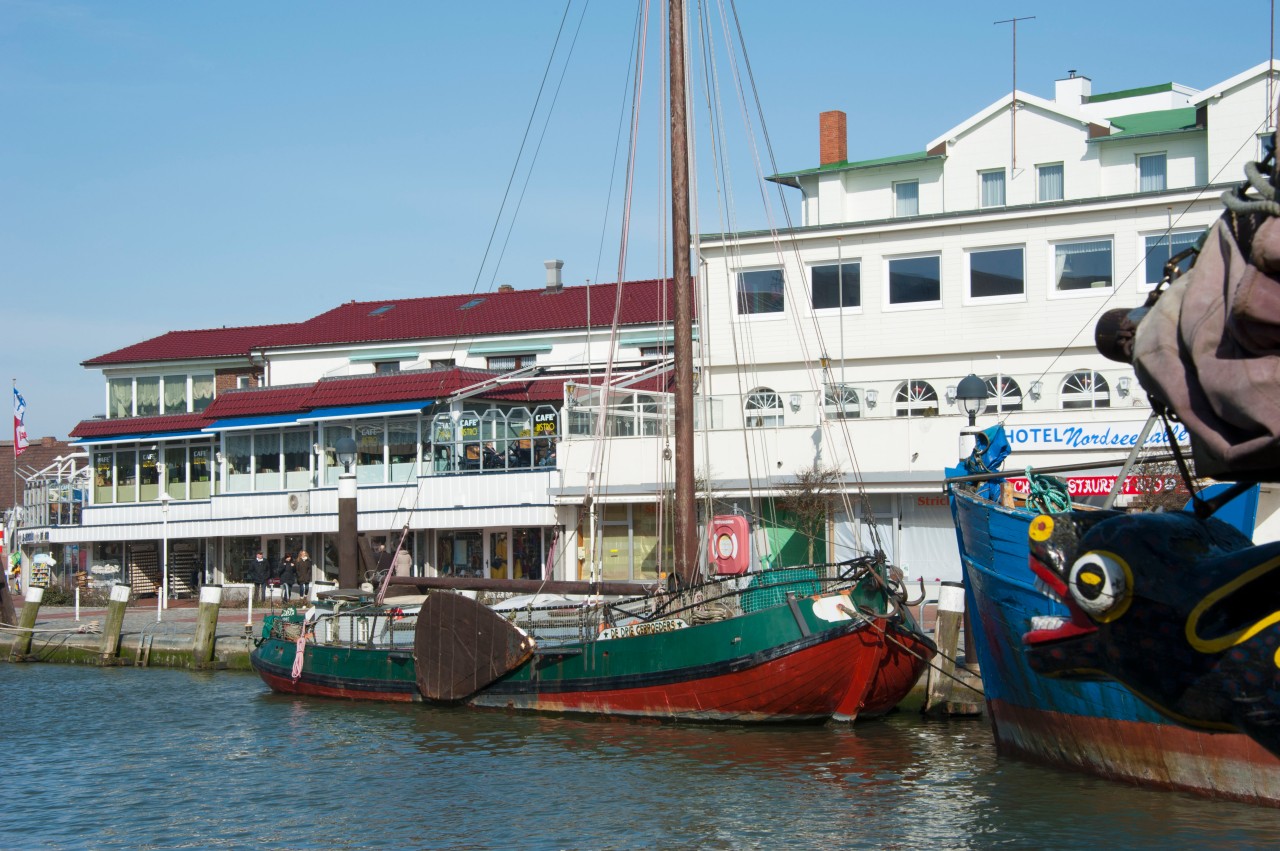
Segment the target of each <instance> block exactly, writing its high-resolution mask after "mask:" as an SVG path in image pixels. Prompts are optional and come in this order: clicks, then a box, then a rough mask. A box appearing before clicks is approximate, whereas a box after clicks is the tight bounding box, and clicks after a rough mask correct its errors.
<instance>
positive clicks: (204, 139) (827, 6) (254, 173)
mask: <svg viewBox="0 0 1280 851" xmlns="http://www.w3.org/2000/svg"><path fill="white" fill-rule="evenodd" d="M686 2H687V3H689V4H690V5H691V6H692V4H693V3H694V0H686ZM868 6H870V7H872V8H867V7H868ZM738 7H739V14H740V15H741V16H742V23H743V28H744V32H745V36H746V39H747V48H748V51H749V57H750V61H751V65H752V69H753V71H754V74H755V78H756V80H757V82H758V84H759V86H760V97H761V99H762V102H763V105H764V109H765V117H766V121H767V122H768V130H769V134H770V138H771V141H772V144H773V148H774V151H775V154H776V157H777V168H778V169H780V170H782V171H791V170H795V169H801V168H809V167H812V166H815V165H817V157H818V150H817V148H818V145H817V116H818V113H819V112H821V111H823V110H827V109H842V110H844V111H846V112H847V113H848V114H849V135H850V157H851V158H852V159H862V158H871V157H878V156H887V155H891V154H899V153H907V152H910V151H918V150H921V149H923V148H924V146H925V144H926V142H928V141H929V140H930V139H932V138H933V137H935V136H937V135H938V134H940V133H942V132H943V131H945V130H946V129H948V128H949V127H951V126H953V125H954V124H956V123H958V122H959V121H961V120H962V119H964V118H965V117H967V116H969V115H971V114H973V113H974V112H976V111H978V110H979V109H981V108H983V107H984V106H986V105H987V104H989V103H991V102H993V101H995V100H996V99H998V98H999V97H1001V96H1002V95H1003V94H1004V93H1005V92H1007V91H1008V89H1009V87H1010V82H1011V79H1010V77H1011V68H1010V56H1011V45H1010V29H1009V27H1008V25H1002V26H995V25H993V22H994V21H997V20H1000V19H1004V18H1009V17H1012V16H1014V15H1018V16H1028V15H1034V16H1035V20H1032V21H1024V22H1023V23H1021V24H1020V25H1019V29H1018V53H1019V57H1018V84H1019V88H1021V89H1023V90H1024V91H1027V92H1030V93H1032V94H1038V95H1042V96H1046V97H1052V95H1053V81H1054V80H1055V79H1057V78H1059V77H1063V76H1065V75H1066V71H1067V70H1068V69H1073V68H1074V69H1077V70H1078V72H1079V73H1081V74H1084V75H1086V76H1089V77H1091V78H1092V80H1093V85H1094V91H1095V92H1100V91H1114V90H1117V89H1123V88H1131V87H1135V86H1143V85H1151V84H1156V83H1164V82H1170V81H1176V82H1179V83H1184V84H1186V85H1189V86H1193V87H1196V88H1206V87H1208V86H1210V85H1213V84H1214V83H1217V82H1219V81H1221V80H1223V79H1225V78H1227V77H1230V76H1232V75H1234V74H1235V73H1238V72H1239V71H1242V70H1244V69H1245V68H1247V67H1250V66H1252V65H1254V64H1256V63H1259V62H1262V61H1265V60H1266V58H1267V55H1268V52H1269V50H1270V42H1269V39H1270V31H1269V15H1270V4H1269V2H1268V1H1267V0H1233V2H1227V3H1220V4H1217V6H1214V7H1206V6H1205V5H1204V4H1201V3H1190V2H1181V0H1179V2H1165V3H1159V4H1148V3H1116V2H1107V3H1102V2H1092V0H1079V2H1075V3H1069V4H1067V3H1061V2H1054V3H1047V2H1033V1H1032V0H1021V2H1018V3H1007V2H1001V3H991V2H984V0H972V2H966V3H945V4H943V3H933V2H925V3H915V4H863V3H855V2H849V0H843V2H838V1H837V0H793V2H791V3H788V4H781V3H777V2H765V0H738ZM565 8H566V4H565V2H563V0H489V2H486V3H474V2H471V3H451V4H445V3H440V2H425V0H423V1H421V2H390V0H388V1H387V2H377V3H359V4H357V3H332V2H316V0H312V2H284V1H283V0H280V1H279V2H234V0H227V1H226V2H216V3H215V2H205V3H174V2H125V0H115V1H114V2H100V3H74V2H61V1H60V0H0V285H2V288H3V293H4V299H3V305H4V306H3V311H4V319H5V322H4V333H3V335H0V364H3V366H4V372H3V376H4V377H5V378H16V379H17V380H18V387H19V389H20V390H22V392H23V394H24V395H25V397H26V400H27V403H28V414H27V427H28V431H29V432H30V433H31V435H32V436H33V437H38V436H42V435H52V436H56V437H65V436H66V434H67V432H68V431H69V430H70V429H71V427H72V426H73V425H74V424H75V423H76V422H77V421H79V420H80V419H83V418H86V417H89V416H92V415H94V414H96V413H100V412H101V411H102V410H103V408H104V405H103V393H102V384H101V374H100V373H99V372H97V371H92V370H86V369H84V368H82V367H81V366H80V365H79V364H80V362H81V361H83V360H85V359H87V358H90V357H93V356H95V355H99V354H103V353H105V352H109V351H112V350H115V349H117V348H120V347H122V346H126V345H129V344H131V343H135V342H138V341H140V340H143V339H146V338H148V337H152V336H155V335H157V334H160V333H163V332H165V331H168V330H173V329H186V328H209V327H217V326H222V325H252V324H266V323H275V322H291V321H298V320H301V319H304V318H306V317H308V316H311V315H314V314H316V313H319V312H321V311H322V310H325V309H328V308H330V307H332V306H334V305H336V304H338V303H341V302H343V301H347V300H350V299H353V298H354V299H362V300H363V299H378V298H397V297H413V296H421V295H434V294H440V293H457V292H469V291H471V290H472V288H473V287H476V286H478V288H479V289H480V290H488V289H490V288H491V287H492V286H494V285H496V284H501V283H509V284H513V285H515V286H516V287H518V288H529V287H536V286H540V285H541V284H542V282H543V275H544V273H543V266H542V261H543V260H546V259H549V258H552V257H557V258H561V259H563V260H564V261H565V269H564V274H565V279H566V281H567V282H569V283H581V282H583V281H585V280H586V279H592V280H597V279H610V278H611V276H612V275H613V274H614V271H613V270H614V269H615V267H616V262H617V261H616V256H617V249H616V246H617V243H618V227H617V214H616V209H617V204H616V198H617V197H618V195H619V193H620V191H621V190H620V185H615V187H614V190H613V193H614V198H615V203H614V206H613V210H614V212H612V213H611V215H610V218H609V220H608V226H607V229H608V230H607V235H606V236H605V239H604V244H605V246H606V248H605V249H604V251H603V252H601V249H600V245H601V240H602V234H603V233H604V228H603V225H602V220H603V218H604V217H605V214H606V200H607V198H608V193H609V182H610V175H611V168H612V163H613V157H614V147H615V144H616V143H617V138H618V124H619V117H620V115H621V110H622V109H623V105H624V97H623V93H624V90H625V87H626V82H627V78H626V74H627V64H628V58H629V56H630V50H631V47H630V45H631V41H632V32H633V29H634V26H635V20H636V14H637V11H636V10H637V5H636V4H635V3H633V2H625V0H609V2H605V0H592V2H591V3H590V4H589V5H586V7H585V8H586V13H585V16H582V23H581V31H580V32H579V34H578V39H577V44H576V46H575V48H574V51H573V55H572V58H571V60H570V62H569V66H568V69H567V73H566V74H565V75H564V83H563V86H562V87H560V89H559V94H558V100H557V103H556V106H555V112H554V115H553V116H552V119H551V122H550V125H549V128H548V130H547V133H546V136H545V139H544V140H543V142H542V149H541V153H540V155H539V157H538V160H537V163H536V166H535V168H534V171H533V173H532V176H531V178H530V179H529V181H528V185H527V190H526V191H525V194H524V200H523V203H522V207H521V210H520V213H519V216H518V217H517V218H516V220H515V222H514V226H513V227H512V229H511V236H510V240H509V242H506V240H505V233H506V228H507V224H508V220H509V218H510V208H508V214H507V216H506V217H504V220H503V223H502V227H501V229H500V231H499V236H498V239H497V241H496V244H497V245H502V244H503V243H504V242H506V248H505V251H504V252H503V254H502V258H501V263H500V264H498V263H497V262H496V260H497V251H498V249H497V248H495V249H494V251H493V252H491V254H490V256H489V259H488V261H487V262H486V261H484V257H485V245H486V242H487V241H488V237H489V233H490V230H491V229H492V228H493V226H494V222H495V219H496V218H497V216H498V211H499V207H500V204H501V201H502V197H503V193H504V189H505V187H506V184H507V180H508V176H509V174H510V172H511V169H512V165H513V163H514V162H515V160H516V154H517V151H518V149H519V143H520V139H521V136H522V134H523V132H524V128H525V125H526V122H527V121H528V119H529V114H530V110H531V109H532V107H533V104H534V98H535V96H536V94H537V91H538V87H539V82H540V80H541V78H542V75H543V70H544V66H545V65H546V63H547V60H548V57H549V55H550V53H551V47H552V44H553V42H554V40H555V34H556V31H557V28H558V27H559V26H560V21H561V18H562V16H563V15H564V12H565ZM583 8H584V0H572V2H571V3H570V4H569V14H568V21H569V22H568V24H567V26H566V34H565V37H564V39H565V41H564V45H565V46H567V43H568V40H569V39H570V38H571V37H572V33H573V31H574V30H575V28H576V27H577V25H578V21H579V18H580V16H581V15H582V11H583ZM1213 9H1221V10H1224V11H1227V12H1229V13H1230V17H1222V18H1221V19H1218V20H1214V19H1213V16H1212V14H1211V12H1212V10H1213ZM653 14H654V15H657V14H658V12H657V10H656V9H655V10H654V12H653ZM651 38H653V37H652V36H651ZM716 50H717V51H718V52H720V53H723V50H724V48H723V45H722V44H717V47H716ZM563 51H564V46H562V53H561V54H560V55H561V56H563V55H564V53H563ZM559 69H560V64H559V63H558V64H557V66H556V68H555V70H554V71H553V74H552V82H551V83H550V84H549V85H548V94H549V93H550V91H551V90H552V89H554V88H555V80H556V78H557V77H558V75H559ZM660 72H661V69H660V66H659V59H658V54H657V52H656V51H655V50H654V49H652V45H651V49H650V51H649V57H648V60H647V75H646V76H647V79H646V83H645V86H646V92H647V94H648V95H652V94H654V93H655V92H656V91H657V90H659V89H660V88H661V87H663V86H664V85H665V83H663V82H661V81H660V80H659V74H660ZM721 73H722V75H723V74H725V73H726V72H725V71H724V70H723V69H722V71H721ZM721 96H722V99H723V102H724V105H725V110H726V112H727V113H728V115H729V117H730V124H729V132H730V133H731V134H736V135H737V137H739V138H740V137H741V135H742V131H741V129H740V128H741V120H740V118H739V111H738V108H737V105H736V101H735V100H734V95H733V94H732V89H731V88H730V87H729V84H728V80H727V78H722V93H721ZM699 102H701V97H699ZM649 104H650V106H649V117H648V118H647V119H646V123H645V125H644V127H645V129H644V130H643V131H642V135H643V136H644V139H643V140H642V149H641V157H642V161H643V162H644V166H643V167H642V168H641V169H640V176H639V180H638V188H637V201H636V204H635V210H636V212H635V213H633V216H634V221H633V225H632V237H631V240H632V242H631V246H632V247H631V253H630V259H629V264H628V267H627V270H626V271H627V275H628V276H629V277H631V278H648V277H656V276H657V275H660V274H663V273H664V271H665V268H666V267H665V263H664V261H663V260H662V259H661V256H660V249H661V243H660V242H659V240H658V236H659V230H660V229H659V224H658V221H657V219H656V217H655V215H654V214H653V213H652V212H651V211H652V210H653V209H654V208H655V206H656V205H657V203H658V189H657V188H656V186H657V183H658V181H657V180H656V179H655V178H654V176H653V175H654V172H655V168H654V165H655V163H656V161H657V157H658V154H657V139H658V132H659V126H658V123H657V121H656V116H655V109H654V104H655V101H654V100H653V99H652V97H650V98H649ZM540 129H541V118H539V120H538V122H537V123H536V124H535V134H534V141H532V142H531V143H530V146H532V145H534V144H536V140H537V134H538V132H539V131H540ZM699 138H700V140H701V139H705V138H706V136H705V133H704V134H701V135H700V137H699ZM734 150H735V152H736V153H734V155H733V165H732V171H733V173H734V175H735V182H734V193H735V197H736V198H737V203H738V206H737V209H736V211H735V215H736V224H737V226H738V227H739V228H752V229H754V228H761V227H765V226H766V220H765V218H764V214H763V213H762V212H761V210H760V204H759V192H758V191H757V190H756V189H755V188H754V187H753V186H752V185H751V179H752V175H753V173H754V169H753V168H752V166H751V164H750V162H749V159H748V157H747V156H746V154H745V148H743V147H742V146H741V145H740V143H739V144H738V145H737V146H735V148H734ZM525 158H526V160H527V159H528V151H526V156H525ZM699 160H700V165H707V164H709V163H710V151H709V149H708V147H707V146H706V145H701V147H700V149H699ZM765 169H766V171H768V170H770V167H769V166H768V165H766V166H765ZM523 181H524V172H523V171H522V172H521V175H520V177H519V178H518V179H517V183H516V186H517V189H516V192H517V193H518V192H519V189H520V187H521V186H522V185H523ZM702 185H703V189H702V193H703V197H702V207H703V215H702V217H701V218H702V221H701V227H702V229H704V230H711V229H714V228H715V207H714V203H713V198H712V197H711V194H710V192H711V189H710V184H709V183H706V182H704V183H703V184H702Z"/></svg>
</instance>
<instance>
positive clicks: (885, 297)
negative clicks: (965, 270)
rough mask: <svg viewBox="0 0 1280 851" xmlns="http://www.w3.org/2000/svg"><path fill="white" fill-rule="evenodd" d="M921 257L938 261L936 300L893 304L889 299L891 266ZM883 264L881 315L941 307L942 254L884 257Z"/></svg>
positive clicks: (929, 253) (926, 252)
mask: <svg viewBox="0 0 1280 851" xmlns="http://www.w3.org/2000/svg"><path fill="white" fill-rule="evenodd" d="M922 257H936V258H937V260H938V298H937V300H936V301H911V302H903V303H901V304H897V303H894V302H893V301H892V300H891V299H890V297H889V292H890V289H889V282H890V279H891V278H892V269H891V267H892V265H893V264H894V263H895V262H897V261H899V260H917V259H920V258H922ZM882 262H883V263H884V286H883V287H882V289H881V301H880V303H881V304H882V305H883V306H882V307H881V308H880V310H881V312H883V313H895V312H897V311H901V310H938V309H940V308H941V307H942V252H941V251H924V252H920V253H918V254H899V255H897V256H894V257H885V258H883V260H882Z"/></svg>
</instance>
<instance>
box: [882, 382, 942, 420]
mask: <svg viewBox="0 0 1280 851" xmlns="http://www.w3.org/2000/svg"><path fill="white" fill-rule="evenodd" d="M937 414H938V391H936V390H934V389H933V385H931V384H930V383H929V382H927V381H904V382H902V383H901V384H899V385H898V389H897V390H896V391H895V392H894V394H893V415H894V416H895V417H932V416H937Z"/></svg>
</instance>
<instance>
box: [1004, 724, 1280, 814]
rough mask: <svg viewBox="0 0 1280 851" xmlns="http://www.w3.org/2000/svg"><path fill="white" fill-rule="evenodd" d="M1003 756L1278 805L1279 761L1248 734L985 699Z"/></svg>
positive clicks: (1142, 782)
mask: <svg viewBox="0 0 1280 851" xmlns="http://www.w3.org/2000/svg"><path fill="white" fill-rule="evenodd" d="M990 711H991V726H992V729H993V732H994V733H995V738H996V745H997V747H998V748H999V750H1000V751H1001V753H1007V754H1010V755H1014V756H1021V757H1024V758H1027V759H1031V760H1034V761H1036V762H1040V763H1043V764H1047V765H1052V766H1055V767H1058V768H1069V769H1075V770H1080V771H1086V772H1089V773H1090V774H1096V775H1098V776H1100V777H1105V778H1108V779H1110V780H1121V781H1126V782H1129V783H1134V784H1137V785H1141V786H1150V787H1155V788H1162V789H1178V790H1181V791H1184V792H1192V793H1195V794H1198V795H1204V796H1207V797H1210V798H1219V799H1224V800H1232V801H1243V802H1245V803H1250V804H1264V805H1267V806H1272V807H1276V806H1280V759H1277V758H1276V757H1275V756H1273V755H1272V754H1271V753H1269V752H1268V751H1267V750H1265V749H1264V748H1263V747H1262V746H1261V745H1259V744H1257V743H1256V742H1254V741H1253V740H1252V739H1250V738H1249V737H1247V736H1242V735H1239V734H1231V733H1217V734H1214V733H1202V732H1198V731H1196V730H1190V729H1187V728H1185V727H1179V726H1175V725H1172V724H1147V723H1143V722H1140V721H1121V720H1118V719H1114V718H1087V717H1084V716H1081V715H1068V714H1065V713H1061V712H1049V711H1044V710H1038V709H1027V708H1024V707H1021V706H1015V705H1014V704H1011V703H1007V702H1005V701H1002V700H992V701H991V702H990Z"/></svg>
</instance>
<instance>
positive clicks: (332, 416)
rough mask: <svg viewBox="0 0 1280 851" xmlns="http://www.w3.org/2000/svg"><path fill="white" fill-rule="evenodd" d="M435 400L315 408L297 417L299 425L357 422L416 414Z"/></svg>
mask: <svg viewBox="0 0 1280 851" xmlns="http://www.w3.org/2000/svg"><path fill="white" fill-rule="evenodd" d="M435 401H436V400H435V399H423V400H419V401H414V402H381V403H379V404H376V405H347V406H345V407H341V408H316V409H315V410H314V411H309V412H307V415H306V416H302V417H298V422H300V423H314V422H319V421H321V420H358V419H364V418H367V417H380V416H385V415H386V414H416V413H418V412H419V411H421V410H422V409H423V408H426V407H429V406H431V405H433V404H435Z"/></svg>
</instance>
